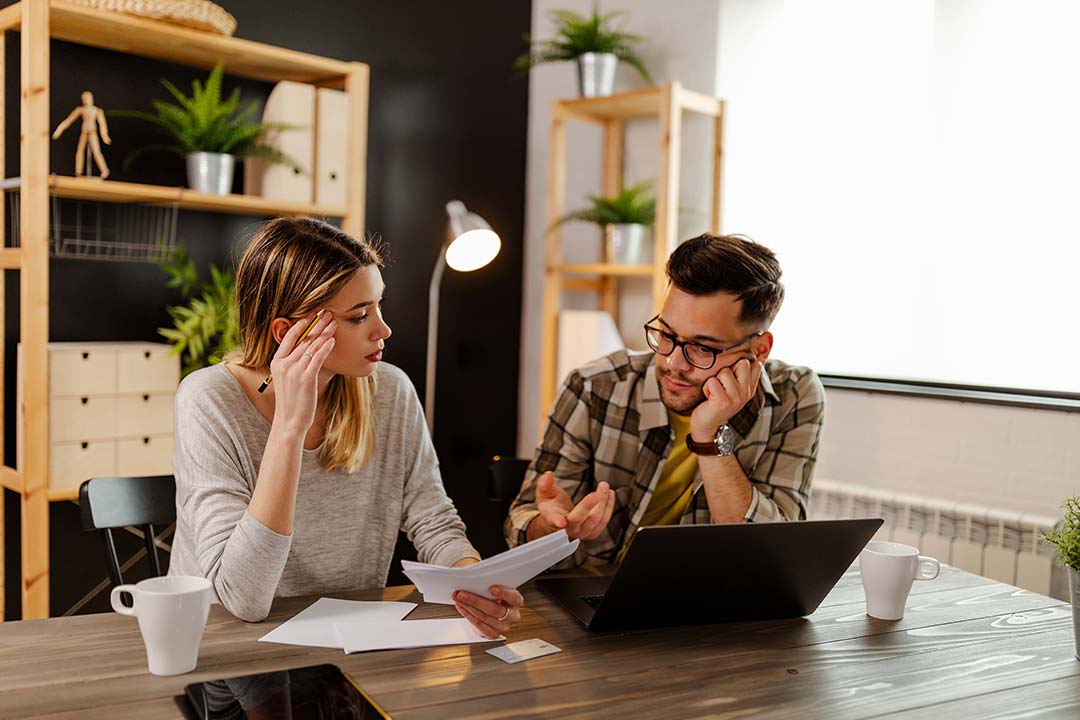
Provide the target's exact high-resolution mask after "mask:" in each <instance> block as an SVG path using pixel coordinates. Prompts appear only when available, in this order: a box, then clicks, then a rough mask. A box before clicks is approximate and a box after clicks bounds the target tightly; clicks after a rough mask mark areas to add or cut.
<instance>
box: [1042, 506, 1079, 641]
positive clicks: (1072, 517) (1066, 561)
mask: <svg viewBox="0 0 1080 720" xmlns="http://www.w3.org/2000/svg"><path fill="white" fill-rule="evenodd" d="M1064 507H1065V516H1064V518H1062V521H1061V524H1060V525H1058V527H1057V529H1055V530H1051V531H1049V532H1048V533H1046V534H1045V535H1043V542H1045V543H1048V544H1050V545H1053V546H1054V547H1055V548H1057V552H1058V563H1060V564H1061V565H1064V566H1065V567H1066V568H1068V570H1069V595H1070V597H1071V600H1072V612H1073V632H1074V634H1075V639H1076V657H1077V659H1080V495H1077V496H1076V497H1073V498H1069V499H1068V500H1066V501H1065V505H1064Z"/></svg>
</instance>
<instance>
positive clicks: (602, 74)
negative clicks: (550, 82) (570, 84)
mask: <svg viewBox="0 0 1080 720" xmlns="http://www.w3.org/2000/svg"><path fill="white" fill-rule="evenodd" d="M618 64H619V58H618V57H616V56H615V55H614V54H612V53H585V54H583V55H579V56H578V58H577V70H578V93H579V94H580V95H581V97H585V98H591V97H603V96H605V95H610V94H611V91H612V89H613V88H614V87H615V68H616V67H617V66H618Z"/></svg>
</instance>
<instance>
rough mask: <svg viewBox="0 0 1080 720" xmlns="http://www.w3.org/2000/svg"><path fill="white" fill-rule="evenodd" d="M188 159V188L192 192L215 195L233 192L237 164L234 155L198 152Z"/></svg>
mask: <svg viewBox="0 0 1080 720" xmlns="http://www.w3.org/2000/svg"><path fill="white" fill-rule="evenodd" d="M186 159H187V174H188V187H190V188H191V189H192V190H196V191H198V192H204V193H213V194H215V195H228V194H229V193H231V192H232V181H233V167H234V166H235V164H236V161H235V159H234V158H233V156H232V155H225V154H223V153H208V152H197V153H191V154H190V155H188V156H187V158H186Z"/></svg>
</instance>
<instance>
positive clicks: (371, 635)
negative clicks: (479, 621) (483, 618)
mask: <svg viewBox="0 0 1080 720" xmlns="http://www.w3.org/2000/svg"><path fill="white" fill-rule="evenodd" d="M334 627H335V628H336V631H337V635H338V638H339V639H340V641H341V646H340V647H342V648H343V649H344V650H345V652H347V653H355V652H367V651H369V650H398V649H401V648H418V647H434V646H436V645H464V644H466V643H487V642H498V641H500V640H505V639H506V638H504V637H502V636H500V637H497V638H486V637H484V636H483V635H481V634H480V633H478V632H477V631H476V630H475V629H474V628H473V626H472V625H470V624H469V621H468V620H466V619H464V618H450V619H446V620H402V621H400V622H377V621H376V622H372V621H370V620H364V621H352V622H349V621H344V622H339V623H334Z"/></svg>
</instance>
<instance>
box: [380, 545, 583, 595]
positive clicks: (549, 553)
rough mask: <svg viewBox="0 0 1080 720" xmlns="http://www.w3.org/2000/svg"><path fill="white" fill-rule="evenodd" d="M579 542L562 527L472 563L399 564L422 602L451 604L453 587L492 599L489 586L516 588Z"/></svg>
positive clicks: (563, 555)
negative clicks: (450, 564)
mask: <svg viewBox="0 0 1080 720" xmlns="http://www.w3.org/2000/svg"><path fill="white" fill-rule="evenodd" d="M579 544H580V541H578V540H575V541H574V542H570V540H569V538H568V537H567V535H566V531H565V530H559V531H558V532H555V533H552V534H550V535H545V536H544V537H542V538H540V539H539V540H533V541H532V542H529V543H525V544H524V545H518V546H517V547H516V548H513V549H511V550H507V551H506V552H504V553H499V554H498V555H493V556H492V557H489V558H487V559H486V560H481V561H480V562H478V563H476V564H475V565H468V566H466V567H461V568H447V567H441V566H439V565H429V564H427V563H418V562H411V561H409V560H402V561H401V567H402V569H403V570H404V571H405V574H406V575H407V576H408V578H409V579H410V580H412V581H413V584H414V585H416V589H417V590H419V591H420V592H421V593H422V594H423V596H424V602H429V603H442V604H445V605H452V604H453V603H454V600H453V597H452V595H453V593H454V591H455V590H468V591H469V592H472V593H476V594H477V595H482V596H483V597H486V598H491V597H492V596H491V590H490V588H491V586H492V585H504V586H506V587H511V588H516V587H518V586H519V585H522V584H524V583H526V582H528V581H529V580H531V579H532V578H534V577H536V576H537V575H539V574H540V573H542V572H543V571H545V570H547V569H548V568H550V567H551V566H552V565H555V564H556V563H558V562H561V561H563V560H565V559H566V558H568V557H570V556H571V555H573V554H574V551H575V550H577V548H578V545H579Z"/></svg>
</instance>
